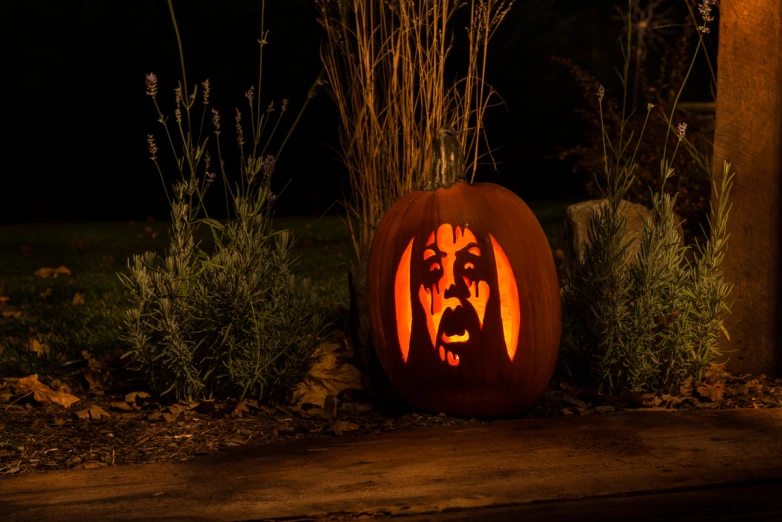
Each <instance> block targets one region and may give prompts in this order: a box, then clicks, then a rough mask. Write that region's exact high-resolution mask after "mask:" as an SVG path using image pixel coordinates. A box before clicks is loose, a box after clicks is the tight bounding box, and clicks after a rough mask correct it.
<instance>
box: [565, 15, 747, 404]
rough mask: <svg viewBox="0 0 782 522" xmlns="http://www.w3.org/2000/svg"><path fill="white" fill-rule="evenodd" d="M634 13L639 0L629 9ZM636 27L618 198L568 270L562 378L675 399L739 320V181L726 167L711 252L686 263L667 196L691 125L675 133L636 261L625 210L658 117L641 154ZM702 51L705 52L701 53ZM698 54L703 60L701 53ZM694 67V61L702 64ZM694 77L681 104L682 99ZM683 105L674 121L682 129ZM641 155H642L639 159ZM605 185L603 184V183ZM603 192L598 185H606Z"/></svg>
mask: <svg viewBox="0 0 782 522" xmlns="http://www.w3.org/2000/svg"><path fill="white" fill-rule="evenodd" d="M628 3H629V7H630V9H629V12H632V4H633V0H628ZM713 6H714V1H713V0H704V2H703V4H702V5H701V14H702V17H703V24H702V25H701V26H700V27H699V35H700V38H702V35H703V34H704V33H706V32H708V29H709V27H708V26H709V23H710V22H711V21H712V20H713V17H712V16H711V9H712V7H713ZM632 26H633V24H632V21H631V18H630V17H629V16H628V19H627V24H626V35H625V36H626V42H625V45H624V46H623V53H624V58H625V63H624V71H623V74H622V75H621V79H622V84H623V86H624V97H623V102H622V106H621V108H615V107H613V106H610V105H609V109H610V110H611V111H612V112H614V114H616V115H617V118H616V119H617V121H619V124H620V128H619V132H618V136H619V139H618V140H617V141H615V142H614V141H611V140H609V139H608V136H609V134H608V133H607V132H606V131H605V126H604V125H603V126H602V128H603V161H602V164H601V165H599V167H600V168H601V169H602V170H603V173H604V179H605V180H606V182H605V184H604V186H600V185H599V184H598V186H600V190H601V191H602V192H603V194H604V196H605V197H606V198H607V199H608V205H605V206H604V207H603V208H602V209H601V211H600V212H599V213H597V214H596V215H595V217H594V218H593V219H592V221H591V223H590V227H589V230H588V236H589V241H588V242H587V246H586V247H585V248H584V250H583V255H581V252H580V250H581V248H580V245H576V247H577V252H576V255H575V256H574V259H573V261H572V263H571V264H570V265H569V266H568V267H567V269H566V283H565V285H564V287H563V291H562V303H563V330H564V331H563V340H562V357H561V358H560V366H561V367H560V370H561V371H562V372H564V373H565V374H566V375H568V376H570V377H571V378H572V379H573V380H575V381H578V382H579V383H582V384H589V385H592V386H596V387H597V388H599V389H600V390H603V391H608V392H612V393H621V392H641V391H649V390H665V389H668V390H675V389H676V388H677V387H678V386H679V384H680V383H681V382H682V381H684V380H685V379H687V378H688V377H692V378H694V379H700V377H701V375H702V373H703V371H704V369H705V368H707V367H708V365H709V364H710V363H711V362H712V361H713V360H714V359H715V357H717V356H719V355H720V351H719V350H718V347H717V341H718V339H719V337H720V335H721V334H722V333H724V334H725V335H727V332H726V331H725V329H724V326H723V316H724V314H725V313H726V312H728V311H729V306H728V304H727V299H728V297H729V293H730V285H729V284H728V283H726V282H725V281H724V279H723V273H722V270H721V269H720V263H721V261H722V259H723V258H724V256H725V252H726V248H727V240H728V235H727V233H726V225H727V219H728V214H729V212H730V207H729V205H728V202H727V201H728V195H729V192H730V189H731V185H732V179H733V175H732V173H731V172H730V165H729V164H727V163H726V164H725V165H724V176H723V177H722V182H721V184H720V185H719V186H717V185H716V184H715V185H714V190H715V191H716V192H715V201H716V205H714V206H713V207H712V209H711V215H710V218H709V228H710V230H709V234H708V235H707V234H706V233H705V232H704V235H707V236H708V238H709V239H708V240H707V241H706V242H705V244H700V243H696V249H697V251H698V254H699V255H698V256H696V259H695V260H694V261H689V260H688V259H687V258H686V257H685V253H686V251H687V250H688V249H689V248H690V247H686V246H683V245H682V242H681V238H680V237H679V234H678V232H677V230H676V222H675V219H674V212H673V210H674V205H675V200H676V195H675V194H674V195H670V194H668V193H666V191H665V190H664V189H665V184H666V182H667V181H668V180H670V179H671V177H672V176H674V174H675V171H674V168H673V167H672V165H673V160H674V158H675V156H676V153H677V151H678V148H679V144H680V143H681V142H682V141H683V140H684V139H685V136H686V129H687V125H686V124H685V123H680V124H678V125H677V126H676V127H675V128H673V127H672V126H670V132H672V133H674V134H675V136H676V138H677V142H676V146H675V147H674V150H673V152H672V154H671V155H670V157H668V155H667V154H666V152H667V147H664V148H663V152H662V160H661V162H660V177H661V180H660V181H661V187H660V189H659V190H657V191H652V190H651V188H650V192H651V201H652V207H653V214H652V218H651V219H649V220H644V224H643V232H642V234H641V237H640V238H639V241H640V248H639V250H638V253H637V254H636V255H635V256H634V257H633V258H631V259H629V260H628V259H627V258H628V246H629V245H630V243H629V241H630V240H627V239H625V234H624V233H625V218H624V216H623V215H622V214H621V213H620V212H619V208H620V204H621V202H622V200H623V198H624V196H625V194H626V193H627V191H628V189H629V188H630V186H631V184H632V183H633V181H634V173H635V170H636V167H637V164H636V161H635V158H636V153H637V151H638V144H639V143H640V142H641V140H642V139H643V131H644V129H645V128H646V121H648V118H649V115H650V113H651V111H652V109H653V107H654V106H653V105H652V104H651V103H650V104H648V105H647V111H646V120H645V121H644V124H643V125H642V127H641V132H640V135H639V136H638V138H637V141H636V143H635V147H634V148H631V143H632V141H633V134H632V133H629V135H627V134H625V130H626V125H627V122H628V119H629V118H630V116H627V98H628V95H627V86H628V73H629V70H630V61H631V60H630V52H629V49H630V48H631V47H630V44H631V42H632ZM698 49H700V45H699V46H698ZM696 52H697V51H696ZM693 60H694V58H693ZM688 76H689V71H688V73H687V75H686V76H685V78H684V81H683V82H682V85H681V87H680V89H679V91H678V94H677V96H676V100H678V98H679V95H680V94H681V90H682V89H683V88H684V83H686V80H687V77H688ZM604 97H605V89H604V88H603V86H602V85H601V86H600V87H599V88H598V92H597V98H598V104H599V107H600V111H599V115H600V119H601V122H602V121H603V103H604ZM675 110H676V107H675V101H674V106H673V108H672V109H671V116H670V118H668V120H669V121H672V120H673V117H674V116H673V115H674V112H675ZM630 151H632V154H630ZM596 178H597V176H596ZM596 183H597V179H596Z"/></svg>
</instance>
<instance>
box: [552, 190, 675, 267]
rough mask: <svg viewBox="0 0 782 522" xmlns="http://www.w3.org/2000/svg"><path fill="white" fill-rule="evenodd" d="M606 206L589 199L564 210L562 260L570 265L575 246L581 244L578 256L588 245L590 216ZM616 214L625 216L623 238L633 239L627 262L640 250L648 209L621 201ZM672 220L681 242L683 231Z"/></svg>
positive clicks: (573, 256) (650, 212) (604, 203)
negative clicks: (620, 213)
mask: <svg viewBox="0 0 782 522" xmlns="http://www.w3.org/2000/svg"><path fill="white" fill-rule="evenodd" d="M607 204H608V200H607V199H593V200H589V201H583V202H581V203H576V204H575V205H570V206H569V207H567V210H566V211H565V230H564V236H565V237H564V239H565V259H566V262H568V263H570V262H572V261H573V260H574V259H575V252H576V245H577V244H581V255H582V258H583V252H584V249H585V248H586V246H587V245H588V243H589V236H588V234H587V230H588V229H589V223H590V220H591V219H592V216H594V215H595V214H597V212H598V211H599V210H600V208H601V207H603V206H605V205H607ZM619 210H620V212H622V213H623V214H624V215H625V216H626V221H625V239H630V238H634V239H635V240H634V241H633V243H632V244H631V245H630V247H629V248H628V254H629V255H628V257H627V261H626V262H627V263H629V262H630V260H631V259H632V258H633V257H634V256H635V254H636V253H637V252H638V250H639V249H640V239H641V232H642V231H643V226H644V225H643V221H642V219H643V218H646V219H651V217H652V210H651V209H649V208H646V207H645V206H643V205H640V204H638V203H631V202H629V201H626V200H622V204H621V206H620V209H619ZM674 219H675V220H676V223H677V224H678V230H679V238H680V239H681V241H682V242H684V230H682V218H681V217H680V216H678V215H676V214H674Z"/></svg>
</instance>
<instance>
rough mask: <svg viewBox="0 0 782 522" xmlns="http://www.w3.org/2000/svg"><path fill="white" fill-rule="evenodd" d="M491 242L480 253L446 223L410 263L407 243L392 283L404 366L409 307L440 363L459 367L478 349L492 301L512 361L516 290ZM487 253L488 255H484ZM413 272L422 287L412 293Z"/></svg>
mask: <svg viewBox="0 0 782 522" xmlns="http://www.w3.org/2000/svg"><path fill="white" fill-rule="evenodd" d="M489 240H490V243H491V244H490V245H485V246H484V247H483V249H482V246H481V245H480V244H479V241H478V240H477V238H476V237H475V235H474V234H473V233H472V231H471V230H470V229H469V228H467V227H465V228H462V227H460V226H457V227H456V228H453V227H452V226H451V225H450V224H448V223H445V224H443V225H440V227H439V228H438V229H437V230H435V231H433V232H432V233H431V234H430V235H429V237H428V238H427V240H426V242H425V244H424V245H423V249H422V252H421V254H420V256H419V257H420V259H412V256H413V245H414V242H415V238H413V239H411V240H410V243H409V244H408V246H407V248H406V249H405V251H404V253H403V254H402V258H401V260H400V262H399V266H398V267H397V272H396V278H395V282H394V297H395V306H396V319H397V321H396V324H397V333H398V338H399V346H400V349H401V351H402V358H403V359H404V361H405V362H407V358H408V355H409V350H410V338H411V332H412V318H413V306H420V307H421V308H422V309H423V312H424V317H425V320H426V328H427V331H428V333H429V339H430V341H431V345H432V349H434V350H435V351H436V352H437V353H438V354H439V357H440V360H441V361H442V362H443V363H446V364H448V365H450V366H459V363H460V362H461V360H462V358H463V356H464V354H466V353H469V351H470V350H477V349H478V347H479V346H480V344H481V334H482V332H483V328H484V323H485V320H486V312H487V307H488V305H489V303H490V300H495V301H497V304H498V308H499V311H500V319H501V324H502V329H503V339H504V341H505V347H504V348H505V351H506V352H507V354H508V357H509V359H510V360H511V361H512V360H513V357H514V355H515V353H516V348H517V344H518V337H519V326H520V322H521V317H520V310H519V298H518V288H517V286H516V278H515V277H514V275H513V270H512V269H511V267H510V263H509V261H508V258H507V256H506V255H505V252H504V251H503V250H502V247H500V245H499V244H498V243H497V241H496V240H495V239H494V236H492V235H491V234H489ZM488 248H490V249H491V252H485V251H483V250H486V249H488ZM416 251H418V249H416ZM411 270H413V271H419V274H420V276H419V277H415V278H413V280H415V281H421V284H420V285H419V286H418V287H417V288H415V289H412V290H411V273H412V272H411ZM411 291H412V292H413V293H412V294H411ZM460 355H461V357H460Z"/></svg>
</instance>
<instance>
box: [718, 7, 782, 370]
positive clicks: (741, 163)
mask: <svg viewBox="0 0 782 522" xmlns="http://www.w3.org/2000/svg"><path fill="white" fill-rule="evenodd" d="M725 161H728V162H729V163H730V164H731V166H732V170H734V171H735V172H736V178H735V185H734V189H733V193H732V198H731V199H732V203H733V210H732V211H731V215H730V219H729V222H728V232H729V233H730V239H729V240H728V254H727V256H726V259H725V264H724V268H725V269H726V278H727V279H728V281H729V282H731V283H733V284H734V288H733V293H732V295H731V300H732V303H733V304H732V314H731V315H730V316H729V317H728V319H727V321H726V324H727V328H728V331H729V333H730V337H731V340H730V341H726V342H725V343H724V344H723V346H722V349H723V350H724V351H726V352H728V353H726V354H725V355H727V356H728V357H730V360H729V362H728V368H729V369H730V370H732V371H737V372H751V373H755V374H761V373H765V374H767V375H771V374H773V373H776V374H777V376H779V375H780V370H782V368H781V367H780V366H781V365H782V346H781V345H782V274H781V273H782V263H781V261H782V226H781V223H782V1H780V0H722V2H720V31H719V50H718V75H717V112H716V127H715V137H714V176H715V179H716V181H717V183H719V182H720V179H721V177H722V174H723V162H725Z"/></svg>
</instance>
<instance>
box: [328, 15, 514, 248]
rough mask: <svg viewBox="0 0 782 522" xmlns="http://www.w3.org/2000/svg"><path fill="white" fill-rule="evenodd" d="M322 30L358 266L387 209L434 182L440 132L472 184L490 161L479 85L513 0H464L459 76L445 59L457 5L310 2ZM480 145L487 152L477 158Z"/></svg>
mask: <svg viewBox="0 0 782 522" xmlns="http://www.w3.org/2000/svg"><path fill="white" fill-rule="evenodd" d="M316 2H317V4H318V6H319V8H320V18H319V21H320V23H321V25H322V26H323V27H324V29H325V31H326V38H325V43H324V45H323V47H322V50H321V58H322V60H323V65H324V68H325V71H326V78H327V81H328V90H329V92H330V93H331V95H332V97H333V98H334V100H335V102H336V104H337V106H338V108H339V111H340V121H339V128H340V134H339V140H340V148H341V159H342V161H343V163H344V164H345V166H346V167H347V169H348V173H349V179H350V194H349V196H348V197H346V198H345V206H346V209H347V211H348V216H349V219H348V223H349V224H350V230H351V236H352V238H353V244H354V247H355V252H356V256H357V258H358V260H359V262H361V261H363V260H365V259H366V257H367V254H368V250H369V245H370V243H371V241H372V236H373V233H374V229H375V227H376V226H377V224H378V222H379V221H380V218H381V217H382V215H383V213H384V212H385V210H386V209H387V208H388V207H389V206H390V205H391V204H393V203H394V202H395V201H397V200H398V199H399V198H400V197H401V196H403V195H405V194H407V193H408V192H410V191H412V190H415V189H418V188H422V187H426V186H427V184H428V182H429V181H430V179H431V173H430V172H429V163H430V162H429V158H430V156H431V148H432V140H433V138H434V134H435V132H436V131H437V129H439V128H441V127H443V126H451V127H453V128H454V129H455V130H456V132H457V133H458V135H459V138H460V140H461V143H462V146H463V147H464V150H465V151H466V157H467V158H468V165H467V168H468V172H471V180H472V179H473V178H474V176H475V171H476V169H477V167H478V164H479V161H480V160H481V159H482V158H483V157H484V156H485V155H487V154H488V155H490V150H489V149H488V147H485V145H487V141H486V137H485V132H484V129H483V124H482V122H483V118H484V114H485V111H486V110H487V108H488V107H490V106H491V99H492V97H493V96H494V95H495V94H496V93H495V91H494V90H493V89H492V87H491V86H490V85H488V84H487V83H486V81H485V79H486V65H487V60H488V44H489V40H490V39H491V38H492V36H493V34H494V32H495V31H496V29H497V27H498V25H499V24H500V22H501V21H502V19H503V18H504V17H505V15H506V13H507V12H508V10H509V9H510V8H511V6H512V4H513V0H510V1H508V0H470V1H469V6H468V8H469V23H470V25H469V28H468V29H467V38H468V44H469V45H468V50H467V57H466V64H467V67H466V73H465V74H464V76H462V77H461V78H459V79H458V80H456V81H451V79H450V78H449V75H448V73H447V67H446V62H447V61H448V57H449V54H450V51H451V47H452V35H451V33H452V31H451V25H452V22H453V16H454V13H455V12H456V11H457V9H460V8H462V7H465V6H466V5H467V4H468V3H467V2H464V1H460V0H316ZM484 147H485V148H486V151H485V152H482V151H483V149H484Z"/></svg>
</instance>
